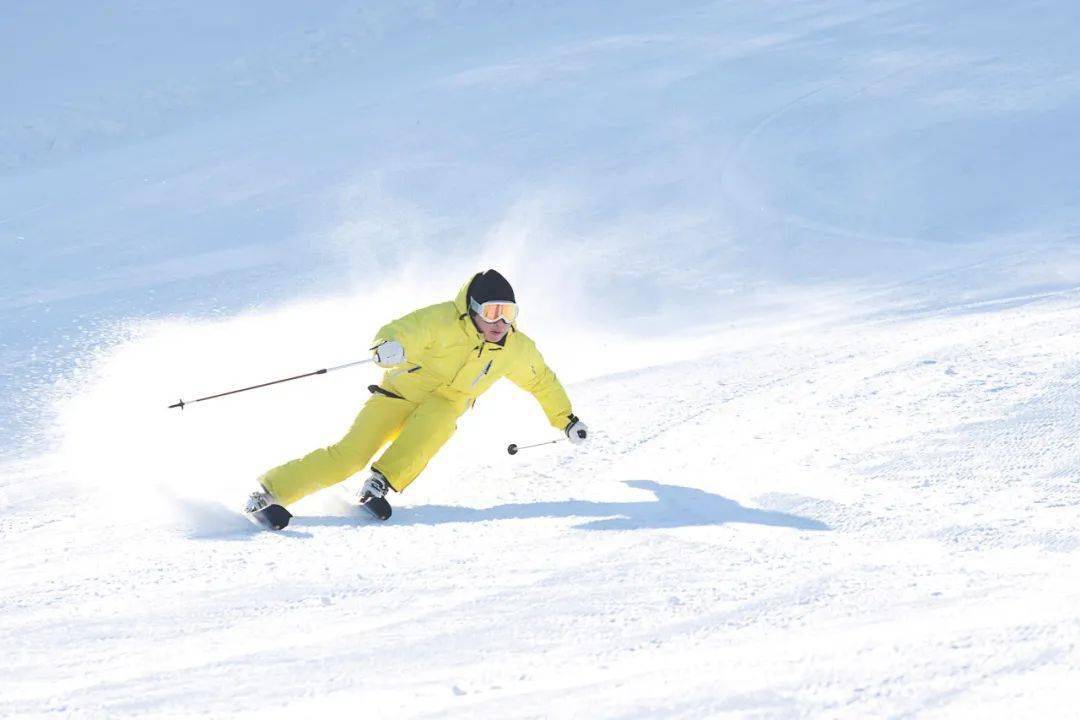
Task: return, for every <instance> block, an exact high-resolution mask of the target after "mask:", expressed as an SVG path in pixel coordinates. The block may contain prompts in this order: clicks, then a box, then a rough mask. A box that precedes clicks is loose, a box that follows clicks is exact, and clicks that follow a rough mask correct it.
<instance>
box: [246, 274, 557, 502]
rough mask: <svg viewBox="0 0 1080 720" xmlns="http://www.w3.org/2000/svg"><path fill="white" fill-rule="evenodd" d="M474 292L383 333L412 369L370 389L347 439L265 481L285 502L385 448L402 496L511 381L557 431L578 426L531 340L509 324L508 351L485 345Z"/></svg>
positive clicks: (389, 474)
mask: <svg viewBox="0 0 1080 720" xmlns="http://www.w3.org/2000/svg"><path fill="white" fill-rule="evenodd" d="M470 282H471V278H470ZM468 287H469V283H466V284H465V286H464V287H462V288H461V291H460V292H459V293H458V295H457V299H456V300H454V301H453V302H445V303H440V304H438V305H431V306H429V307H425V308H421V309H419V310H417V311H415V312H412V313H409V314H408V315H406V316H405V317H402V318H399V319H397V320H395V321H393V322H392V323H390V324H389V325H386V326H385V327H383V328H382V329H381V330H379V332H378V333H377V334H376V336H375V340H374V342H373V343H372V345H377V344H379V343H381V342H383V341H384V340H396V341H398V342H399V343H401V345H402V346H403V347H404V348H405V357H406V362H405V364H404V365H402V366H400V367H397V368H393V369H392V370H388V371H387V372H386V373H385V374H384V375H383V379H382V383H381V384H380V385H372V386H370V387H369V388H368V389H369V390H371V392H372V396H371V398H369V399H368V401H367V402H366V403H365V404H364V407H363V408H362V409H361V410H360V414H359V415H357V416H356V420H355V421H354V422H353V424H352V427H351V428H350V429H349V431H348V432H347V433H346V434H345V437H343V438H342V439H341V440H339V441H338V442H336V443H334V444H333V445H330V446H328V447H325V448H321V449H319V450H315V451H314V452H312V453H309V454H308V455H306V456H304V457H302V458H300V459H298V460H293V461H292V462H288V463H286V464H284V465H281V466H280V467H277V468H274V469H273V470H270V471H269V472H267V473H266V474H265V475H263V476H262V477H261V478H260V482H261V483H262V485H263V487H265V488H266V489H267V490H269V491H270V492H272V493H273V494H274V496H275V497H276V498H277V499H278V502H280V503H282V504H284V505H287V504H290V503H293V502H296V501H297V500H299V499H300V498H302V497H305V496H307V495H310V494H311V493H313V492H315V491H316V490H320V489H322V488H325V487H329V486H330V485H335V484H337V483H339V482H342V481H343V480H346V479H348V478H349V477H350V476H352V475H353V474H355V473H356V472H358V471H360V470H363V469H364V467H366V466H367V464H368V461H369V460H371V458H372V456H374V455H375V453H376V452H378V451H379V449H380V448H382V447H383V446H384V445H386V444H387V443H391V444H390V447H388V448H387V449H386V452H384V453H383V454H382V456H381V457H379V459H378V460H376V461H375V462H374V463H372V468H373V469H376V470H378V471H379V472H381V473H382V474H383V475H384V476H385V477H386V479H387V480H388V481H389V483H390V486H391V487H392V488H393V489H394V490H397V491H398V492H401V491H402V490H404V489H405V488H406V487H408V485H409V483H411V482H412V481H413V480H415V479H416V476H417V475H419V474H420V472H421V471H422V470H423V469H424V467H425V466H426V465H427V464H428V462H429V461H430V460H431V458H432V457H434V456H435V453H436V452H438V451H439V448H441V447H442V446H443V444H444V443H445V442H446V441H447V440H448V439H449V438H450V436H451V435H453V434H454V430H455V429H457V419H458V417H460V416H461V414H462V413H464V412H465V411H466V410H468V409H469V408H470V407H472V405H473V403H474V402H475V401H476V398H477V397H478V396H479V395H481V394H483V393H484V391H485V390H487V389H488V388H490V387H491V386H492V385H493V384H494V383H495V381H496V380H498V379H500V378H503V377H507V378H509V379H510V380H511V381H513V382H514V383H515V384H516V385H517V386H518V387H521V388H522V389H524V390H528V391H529V392H531V393H532V394H533V396H534V397H535V398H536V399H537V400H538V401H539V403H540V406H541V407H542V408H543V410H544V413H545V414H546V415H547V418H548V421H549V422H551V424H552V425H553V426H554V427H556V428H558V429H559V430H562V429H564V428H565V427H566V426H567V425H568V424H569V423H570V422H571V416H572V414H573V413H572V410H571V407H570V400H569V398H568V397H567V395H566V391H565V390H564V389H563V386H562V384H561V383H560V382H559V380H558V378H556V377H555V373H553V372H552V371H551V370H550V369H549V368H548V366H547V365H546V364H544V359H543V358H542V357H541V355H540V352H539V351H538V350H537V349H536V345H535V344H534V343H533V341H532V340H530V339H529V338H528V337H527V336H526V335H525V334H524V333H522V332H519V331H518V330H517V328H516V327H515V326H511V328H510V331H509V332H508V333H507V335H506V338H505V339H504V340H503V342H502V343H501V344H493V343H489V342H485V340H484V338H483V336H482V335H481V334H480V333H479V331H478V330H477V329H476V326H475V325H473V322H472V318H471V317H470V316H469V312H468V301H467V299H466V292H467V290H468Z"/></svg>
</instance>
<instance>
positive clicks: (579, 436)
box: [566, 415, 589, 445]
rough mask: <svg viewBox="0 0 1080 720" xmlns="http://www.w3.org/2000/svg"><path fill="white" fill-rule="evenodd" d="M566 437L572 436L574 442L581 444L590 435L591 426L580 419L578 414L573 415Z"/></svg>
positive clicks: (571, 440)
mask: <svg viewBox="0 0 1080 720" xmlns="http://www.w3.org/2000/svg"><path fill="white" fill-rule="evenodd" d="M566 437H568V438H570V442H572V443H573V444H575V445H580V444H581V443H583V442H585V440H586V438H588V437H589V428H588V427H587V426H586V425H585V423H583V422H581V421H580V420H578V419H577V416H575V415H571V416H570V424H569V425H567V426H566Z"/></svg>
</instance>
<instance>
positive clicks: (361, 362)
mask: <svg viewBox="0 0 1080 720" xmlns="http://www.w3.org/2000/svg"><path fill="white" fill-rule="evenodd" d="M369 362H374V360H372V359H371V358H368V359H367V360H357V361H356V362H351V363H345V364H344V365H337V366H335V367H332V368H323V369H322V370H315V371H314V372H309V373H304V374H303V375H294V376H293V377H287V378H282V379H281V380H271V381H270V382H264V383H260V384H258V385H252V386H251V387H246V388H240V389H239V390H229V391H228V392H223V393H218V394H217V395H207V396H206V397H201V398H199V399H198V400H191V401H189V402H184V399H183V398H180V402H178V403H173V404H172V405H170V406H169V409H170V410H171V409H172V408H180V409H181V410H183V409H184V406H185V405H194V404H195V403H198V402H203V401H205V400H213V399H214V398H219V397H225V396H226V395H235V394H236V393H242V392H247V391H248V390H258V389H259V388H264V387H268V386H270V385H277V384H279V383H285V382H290V381H292V380H299V379H300V378H306V377H311V376H312V375H325V374H326V373H328V372H333V371H334V370H341V369H342V368H347V367H352V366H354V365H365V364H367V363H369Z"/></svg>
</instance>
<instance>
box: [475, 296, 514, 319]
mask: <svg viewBox="0 0 1080 720" xmlns="http://www.w3.org/2000/svg"><path fill="white" fill-rule="evenodd" d="M469 309H470V310H472V311H473V312H474V313H476V314H477V315H479V316H480V318H481V319H482V320H485V321H487V322H491V323H493V322H496V321H498V320H505V321H506V322H508V323H512V322H514V320H516V319H517V314H518V307H517V305H516V304H515V303H505V302H486V303H484V304H482V305H481V304H480V303H477V302H476V301H475V300H470V301H469Z"/></svg>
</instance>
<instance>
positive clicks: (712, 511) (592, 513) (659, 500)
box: [304, 480, 830, 530]
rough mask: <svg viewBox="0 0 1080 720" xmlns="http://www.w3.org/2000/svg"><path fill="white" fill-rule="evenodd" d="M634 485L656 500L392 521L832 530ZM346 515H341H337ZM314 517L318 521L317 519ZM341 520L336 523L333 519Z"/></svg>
mask: <svg viewBox="0 0 1080 720" xmlns="http://www.w3.org/2000/svg"><path fill="white" fill-rule="evenodd" d="M626 484H627V485H629V486H630V487H633V488H638V489H641V490H648V491H649V492H651V493H653V494H654V495H655V496H656V499H654V500H642V501H640V502H592V501H587V500H562V501H559V502H536V503H512V504H508V505H496V506H495V507H490V508H468V507H455V506H451V505H419V506H416V507H403V508H398V509H395V510H394V515H393V517H392V518H390V520H389V521H388V524H391V525H443V524H446V523H466V522H485V521H488V520H527V519H536V518H577V517H586V518H587V517H595V518H598V519H596V520H593V521H591V522H587V523H585V524H583V525H577V526H576V528H577V529H581V530H638V529H644V528H680V527H700V526H706V525H723V524H725V523H750V524H753V525H770V526H773V527H788V528H795V529H797V530H829V529H830V528H829V526H828V525H826V524H825V523H823V522H821V521H819V520H814V519H813V518H807V517H802V516H799V515H791V514H788V513H783V512H777V511H775V510H758V509H755V508H748V507H744V506H742V505H740V504H739V503H737V502H735V501H734V500H729V499H728V498H725V497H721V496H720V495H713V494H711V493H707V492H705V491H703V490H698V489H696V488H688V487H680V486H678V485H664V484H662V483H658V482H654V481H652V480H631V481H628V482H627V483H626ZM319 520H330V518H306V522H304V524H305V525H316V524H320V523H319ZM335 520H340V518H335ZM312 521H314V522H312ZM331 524H336V523H331Z"/></svg>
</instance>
